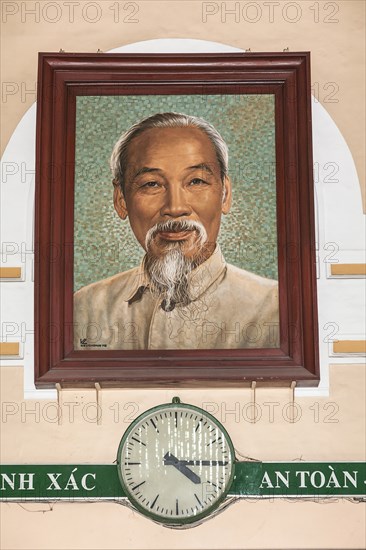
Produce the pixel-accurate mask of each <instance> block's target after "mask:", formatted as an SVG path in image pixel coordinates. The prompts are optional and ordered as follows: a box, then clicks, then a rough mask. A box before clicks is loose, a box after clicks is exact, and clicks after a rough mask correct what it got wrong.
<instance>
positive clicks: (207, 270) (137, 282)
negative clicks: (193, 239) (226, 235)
mask: <svg viewBox="0 0 366 550" xmlns="http://www.w3.org/2000/svg"><path fill="white" fill-rule="evenodd" d="M145 257H146V256H145ZM145 257H144V258H143V259H142V261H141V263H140V265H139V267H138V268H136V270H133V274H131V277H130V281H126V283H127V284H126V291H125V292H124V293H123V294H122V299H123V300H124V301H126V302H131V301H133V299H134V298H135V299H136V298H137V296H136V295H137V294H138V293H141V292H143V291H144V289H145V288H148V287H149V286H150V281H149V278H148V276H147V274H146V272H145V269H144V262H145ZM225 269H226V262H225V260H224V257H223V255H222V252H221V249H220V247H219V245H218V244H217V245H216V248H215V250H214V251H213V253H212V255H211V256H210V257H209V258H208V259H207V260H206V261H205V262H203V263H202V264H200V265H199V266H198V267H196V268H195V269H194V270H193V271H192V272H191V273H190V274H189V276H188V281H189V295H190V298H191V301H194V300H196V299H197V298H199V296H201V295H202V294H203V293H204V292H206V290H207V289H208V288H209V287H210V286H211V285H212V284H213V283H214V282H215V281H216V280H217V279H218V278H219V277H220V275H221V274H222V273H223V272H224V270H225Z"/></svg>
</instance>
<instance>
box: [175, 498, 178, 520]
mask: <svg viewBox="0 0 366 550" xmlns="http://www.w3.org/2000/svg"><path fill="white" fill-rule="evenodd" d="M175 513H176V515H177V516H179V506H178V499H177V500H176V501H175Z"/></svg>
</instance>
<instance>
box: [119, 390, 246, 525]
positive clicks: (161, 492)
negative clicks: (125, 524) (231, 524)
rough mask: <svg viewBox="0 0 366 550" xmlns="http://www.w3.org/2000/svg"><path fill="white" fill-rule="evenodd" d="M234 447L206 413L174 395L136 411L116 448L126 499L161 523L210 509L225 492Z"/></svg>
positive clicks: (201, 514)
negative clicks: (142, 411)
mask: <svg viewBox="0 0 366 550" xmlns="http://www.w3.org/2000/svg"><path fill="white" fill-rule="evenodd" d="M234 460H235V452H234V447H233V444H232V442H231V439H230V437H229V435H228V434H227V432H226V430H225V429H224V428H223V426H222V425H221V424H220V423H219V422H218V421H217V420H216V419H215V418H214V417H213V416H212V415H211V414H209V413H207V412H206V411H204V410H202V409H199V408H198V407H194V406H192V405H187V404H183V403H181V402H180V400H179V398H177V397H175V398H174V399H173V402H172V403H168V404H164V405H160V406H158V407H154V408H152V409H149V410H148V411H146V412H144V413H143V414H141V415H140V416H139V417H138V418H137V419H136V420H134V422H132V424H131V425H130V426H129V427H128V429H127V430H126V432H125V434H124V435H123V437H122V440H121V443H120V445H119V448H118V455H117V463H118V475H119V478H120V481H121V484H122V487H123V489H124V491H125V493H126V495H127V497H128V499H129V500H130V501H131V502H132V504H133V505H134V506H135V507H136V508H137V509H138V510H139V511H140V512H142V513H143V514H145V515H147V516H149V517H150V518H151V519H154V520H155V521H159V522H161V523H168V524H171V525H173V524H175V525H182V524H185V523H192V522H195V521H198V520H200V519H202V518H203V517H205V516H207V515H209V514H210V513H212V512H213V511H214V510H215V508H217V507H218V505H219V504H220V503H221V502H222V501H223V499H224V498H225V496H226V495H227V493H228V490H229V488H230V486H231V483H232V480H233V477H234Z"/></svg>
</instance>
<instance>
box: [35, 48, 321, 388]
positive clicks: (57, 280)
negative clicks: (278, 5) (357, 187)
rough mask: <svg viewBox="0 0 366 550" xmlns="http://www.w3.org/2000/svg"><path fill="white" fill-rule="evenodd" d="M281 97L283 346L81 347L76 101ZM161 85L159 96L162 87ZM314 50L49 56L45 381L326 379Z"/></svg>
mask: <svg viewBox="0 0 366 550" xmlns="http://www.w3.org/2000/svg"><path fill="white" fill-rule="evenodd" d="M131 90H133V94H134V95H138V94H145V95H146V94H157V93H160V94H161V93H166V94H178V93H179V94H188V95H189V94H197V93H199V94H205V93H207V94H212V93H214V94H220V93H225V94H231V93H232V94H238V93H253V94H262V93H271V94H274V97H275V125H276V130H275V135H276V137H275V140H276V182H277V232H278V234H277V244H278V248H277V250H278V274H279V276H278V281H279V296H280V298H279V300H280V302H279V310H280V346H279V347H278V348H268V349H267V348H266V349H215V350H211V349H209V350H203V349H200V350H195V349H189V350H136V351H127V350H118V351H116V350H115V351H112V350H109V351H108V350H82V351H74V349H73V269H74V267H73V266H74V264H73V207H74V181H73V171H72V169H71V170H70V167H71V168H72V167H73V165H74V163H75V126H76V97H77V96H78V95H116V94H117V95H118V94H121V95H123V94H126V95H127V94H129V93H131ZM157 90H159V91H157ZM313 203H314V197H313V175H312V139H311V95H310V54H309V53H308V52H305V53H303V52H302V53H235V54H158V55H157V54H151V55H149V54H147V55H146V54H144V55H142V54H64V53H60V54H55V53H41V54H39V75H38V108H37V151H36V214H35V215H36V231H35V240H36V243H35V244H36V247H35V249H36V265H35V326H36V332H35V384H36V386H37V387H39V388H47V387H53V386H54V385H55V384H56V383H61V384H62V385H63V386H93V385H94V384H95V383H96V382H99V383H100V384H102V385H105V386H108V385H110V386H121V387H127V386H208V385H210V386H235V385H249V384H250V383H251V382H252V381H257V383H258V384H267V385H271V384H279V385H286V384H287V383H290V382H292V381H296V382H297V384H298V385H301V386H315V385H317V384H318V382H319V360H318V323H317V299H316V270H315V267H316V266H315V236H314V234H315V231H314V205H313Z"/></svg>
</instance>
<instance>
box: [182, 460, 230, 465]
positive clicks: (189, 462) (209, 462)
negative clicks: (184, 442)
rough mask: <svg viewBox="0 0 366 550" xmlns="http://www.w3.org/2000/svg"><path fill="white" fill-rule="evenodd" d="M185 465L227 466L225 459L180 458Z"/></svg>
mask: <svg viewBox="0 0 366 550" xmlns="http://www.w3.org/2000/svg"><path fill="white" fill-rule="evenodd" d="M180 462H181V463H182V464H185V466H226V465H227V464H228V462H224V461H223V460H180Z"/></svg>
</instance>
